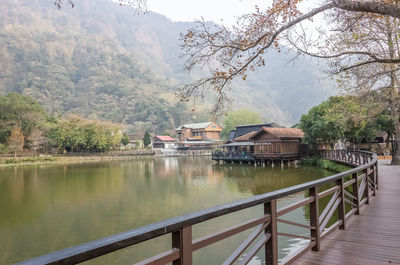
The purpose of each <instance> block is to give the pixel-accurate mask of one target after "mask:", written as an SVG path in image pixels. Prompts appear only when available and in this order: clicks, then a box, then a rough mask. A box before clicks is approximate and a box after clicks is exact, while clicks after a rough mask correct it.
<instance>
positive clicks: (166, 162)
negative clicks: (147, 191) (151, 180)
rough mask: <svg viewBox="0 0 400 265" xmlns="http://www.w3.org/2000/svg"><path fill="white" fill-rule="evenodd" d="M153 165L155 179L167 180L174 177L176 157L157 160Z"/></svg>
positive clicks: (176, 167)
mask: <svg viewBox="0 0 400 265" xmlns="http://www.w3.org/2000/svg"><path fill="white" fill-rule="evenodd" d="M154 163H155V167H156V170H157V177H161V178H169V177H170V176H172V175H175V174H176V172H177V170H178V159H177V157H163V158H157V159H155V161H154Z"/></svg>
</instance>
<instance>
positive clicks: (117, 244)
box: [18, 151, 378, 265]
mask: <svg viewBox="0 0 400 265" xmlns="http://www.w3.org/2000/svg"><path fill="white" fill-rule="evenodd" d="M321 156H322V157H323V158H326V159H329V160H332V161H337V162H340V163H344V164H347V165H350V166H353V167H355V168H353V169H350V170H347V171H345V172H342V173H339V174H335V175H332V176H328V177H325V178H321V179H318V180H315V181H310V182H307V183H304V184H300V185H296V186H292V187H289V188H284V189H280V190H277V191H273V192H269V193H265V194H262V195H257V196H253V197H251V198H247V199H243V200H239V201H235V202H231V203H227V204H223V205H220V206H215V207H212V208H209V209H205V210H202V211H198V212H194V213H190V214H186V215H182V216H179V217H174V218H171V219H168V220H165V221H161V222H158V223H154V224H150V225H147V226H143V227H140V228H136V229H133V230H129V231H126V232H123V233H119V234H116V235H112V236H109V237H105V238H102V239H98V240H95V241H92V242H88V243H84V244H81V245H78V246H74V247H70V248H67V249H63V250H60V251H56V252H53V253H50V254H47V255H43V256H40V257H36V258H33V259H31V260H27V261H24V262H21V263H18V264H31V265H34V264H76V263H80V262H84V261H87V260H91V259H94V258H96V257H99V256H102V255H105V254H108V253H110V252H113V251H116V250H119V249H122V248H126V247H129V246H132V245H135V244H138V243H140V242H143V241H147V240H150V239H154V238H157V237H159V236H162V235H166V234H171V238H172V242H171V249H170V250H168V251H166V252H163V253H160V254H158V255H156V256H153V257H150V258H149V259H146V260H144V261H142V262H139V263H137V264H141V265H143V264H167V263H170V262H173V264H174V265H176V264H184V265H190V264H192V255H193V252H194V251H196V250H198V249H201V248H203V247H206V246H209V245H211V244H213V243H215V242H218V241H221V240H223V239H226V238H228V237H230V236H233V235H235V234H238V233H241V232H243V231H246V230H249V229H252V228H253V229H254V231H253V232H252V234H251V235H250V236H249V237H248V238H247V239H246V240H244V241H243V242H242V243H241V244H240V245H239V246H238V248H237V249H236V250H235V251H234V252H233V253H232V255H231V256H230V257H228V258H227V260H226V261H225V263H224V264H233V263H234V262H235V261H237V260H238V259H239V258H240V257H241V260H240V264H247V263H248V262H250V260H251V259H252V258H253V257H254V256H255V255H256V254H257V253H258V252H259V251H260V249H261V248H263V247H264V246H265V248H264V251H265V259H266V264H278V236H287V237H294V238H301V239H307V240H309V243H308V244H307V245H306V246H304V247H302V248H300V249H298V250H297V251H296V252H294V253H293V254H291V255H290V256H287V257H285V258H284V259H282V260H281V261H280V263H281V264H289V263H291V262H293V261H294V260H295V259H296V258H298V257H299V256H301V255H302V254H304V253H305V252H306V251H308V250H310V249H312V250H313V251H319V249H320V241H321V240H322V239H323V238H325V237H326V236H327V235H328V234H329V233H330V232H332V231H333V230H334V229H336V228H338V227H339V229H345V227H346V220H347V219H348V218H349V217H351V216H352V215H353V214H356V215H357V214H359V213H360V207H361V206H362V205H364V204H368V203H369V198H370V196H375V194H376V191H377V189H378V164H377V156H376V155H375V154H373V153H370V152H362V151H355V152H354V151H353V152H351V151H322V152H321ZM326 184H334V185H333V187H330V188H329V189H327V190H324V191H318V188H319V187H321V186H323V185H326ZM331 186H332V185H331ZM302 191H303V192H304V191H307V192H308V197H306V198H305V199H302V200H300V201H297V202H295V203H293V204H291V205H289V206H286V207H283V208H281V209H277V200H278V199H280V198H283V197H285V196H288V195H292V194H295V193H298V192H302ZM328 196H331V198H330V201H329V202H328V204H327V205H326V207H325V208H324V209H323V210H322V209H320V208H319V199H321V198H325V197H328ZM257 205H264V212H263V216H261V217H257V218H254V219H251V220H248V221H246V222H244V223H241V224H238V225H235V226H233V227H229V228H226V229H224V230H222V231H219V232H216V233H213V234H209V235H205V236H203V237H201V238H198V239H195V240H193V239H192V226H193V225H196V224H198V223H201V222H204V221H208V220H211V219H214V218H217V217H220V216H223V215H227V214H230V213H234V212H238V211H240V210H244V209H247V208H250V207H253V206H257ZM307 205H308V207H309V208H310V211H309V220H310V221H309V222H310V223H309V224H308V225H305V224H300V223H296V222H294V221H292V220H286V219H283V218H282V216H283V215H284V214H287V213H289V212H291V211H293V210H295V209H298V208H301V207H304V206H307ZM346 205H347V208H350V210H348V211H347V212H346ZM320 210H322V213H321V214H319V212H320ZM335 213H337V216H338V220H337V221H336V222H334V223H333V224H332V225H330V226H329V227H328V224H329V223H330V222H332V217H333V216H334V214H335ZM333 221H335V220H333ZM278 222H280V223H285V224H289V225H294V226H298V227H302V228H306V229H309V233H310V235H309V236H304V235H295V234H290V233H283V232H278V230H277V224H278ZM257 240H258V241H257ZM254 242H256V243H254ZM250 246H252V248H251V249H250V250H248V251H247V253H246V255H243V254H244V253H245V252H246V250H247V249H248V248H249V247H250Z"/></svg>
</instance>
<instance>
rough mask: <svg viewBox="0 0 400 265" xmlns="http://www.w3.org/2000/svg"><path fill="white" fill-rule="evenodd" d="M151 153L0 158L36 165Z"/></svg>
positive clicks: (11, 163)
mask: <svg viewBox="0 0 400 265" xmlns="http://www.w3.org/2000/svg"><path fill="white" fill-rule="evenodd" d="M149 156H152V155H151V154H135V155H124V156H122V155H119V156H112V155H109V156H107V155H98V154H92V155H88V154H86V155H76V156H75V155H74V156H63V155H56V156H50V155H48V156H39V157H17V158H10V157H5V158H0V167H1V166H15V165H36V164H53V163H62V164H65V163H68V164H69V163H88V162H98V161H111V160H127V159H138V158H141V157H149Z"/></svg>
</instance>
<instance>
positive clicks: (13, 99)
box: [0, 93, 129, 157]
mask: <svg viewBox="0 0 400 265" xmlns="http://www.w3.org/2000/svg"><path fill="white" fill-rule="evenodd" d="M0 103H1V104H0V132H1V133H0V135H1V136H0V153H7V152H13V153H14V156H15V157H16V156H17V154H19V153H21V152H22V150H23V149H28V150H29V149H30V150H33V151H34V154H35V156H36V155H37V153H38V151H42V152H46V151H48V150H50V149H52V148H58V149H59V150H65V151H68V152H103V151H108V150H110V149H113V148H119V146H120V144H121V142H122V139H124V141H125V143H126V141H128V143H129V138H128V139H127V136H126V135H125V136H123V134H122V131H121V127H120V126H118V125H116V124H112V123H110V122H101V121H96V120H89V119H85V118H82V117H80V116H78V115H69V116H67V117H66V118H56V117H54V116H50V115H48V114H47V113H46V112H45V111H44V109H43V108H42V107H41V106H40V105H39V103H38V102H37V101H36V100H34V99H32V98H30V97H27V96H24V95H21V94H17V93H9V94H7V95H5V96H4V97H0Z"/></svg>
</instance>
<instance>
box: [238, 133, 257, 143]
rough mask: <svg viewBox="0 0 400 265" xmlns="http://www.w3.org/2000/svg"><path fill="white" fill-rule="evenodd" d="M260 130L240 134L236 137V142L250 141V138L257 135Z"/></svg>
mask: <svg viewBox="0 0 400 265" xmlns="http://www.w3.org/2000/svg"><path fill="white" fill-rule="evenodd" d="M257 132H258V131H252V132H249V133H246V134H245V135H242V136H239V137H237V138H235V139H234V141H235V142H248V141H250V138H251V137H252V136H253V135H255V134H256V133H257Z"/></svg>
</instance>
